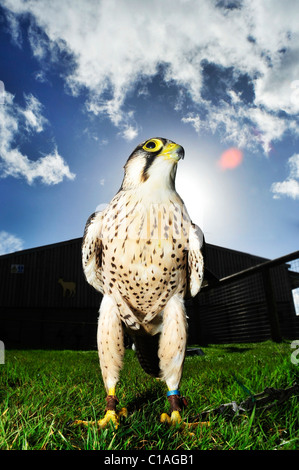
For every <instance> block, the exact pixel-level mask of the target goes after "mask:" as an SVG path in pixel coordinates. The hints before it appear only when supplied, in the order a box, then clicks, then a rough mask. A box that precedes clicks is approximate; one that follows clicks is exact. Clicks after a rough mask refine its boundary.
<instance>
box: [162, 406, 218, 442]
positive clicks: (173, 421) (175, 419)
mask: <svg viewBox="0 0 299 470" xmlns="http://www.w3.org/2000/svg"><path fill="white" fill-rule="evenodd" d="M160 422H161V423H167V424H168V425H169V426H176V425H177V424H179V425H180V427H181V428H182V430H186V429H187V430H188V429H193V428H196V427H197V426H209V425H210V423H209V421H206V422H201V423H185V422H184V421H182V418H181V415H180V413H179V411H173V412H172V413H171V416H169V415H168V414H167V413H162V414H161V417H160ZM189 434H190V435H191V436H192V435H193V436H194V434H193V433H189Z"/></svg>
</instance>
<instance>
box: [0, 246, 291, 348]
mask: <svg viewBox="0 0 299 470" xmlns="http://www.w3.org/2000/svg"><path fill="white" fill-rule="evenodd" d="M81 242H82V239H81V238H77V239H74V240H70V241H66V242H62V243H58V244H54V245H49V246H45V247H40V248H36V249H31V250H24V251H22V252H17V253H13V254H9V255H4V256H1V257H0V278H1V283H0V339H1V340H2V341H4V343H5V345H6V347H7V348H9V347H33V348H63V349H67V348H69V349H93V348H96V324H97V316H98V309H99V305H100V300H101V296H100V295H99V294H98V293H97V292H96V291H95V290H94V289H93V288H92V287H91V286H89V285H88V284H87V282H86V281H85V278H84V275H83V272H82V264H81ZM206 259H207V265H208V267H209V269H210V270H211V271H212V272H213V273H214V274H215V275H216V276H217V277H218V278H222V277H224V276H228V275H230V274H232V273H235V272H238V271H241V270H243V269H245V268H248V267H251V266H255V265H257V264H259V263H261V262H263V261H265V260H264V259H263V258H260V257H256V256H252V255H249V254H246V253H239V252H236V251H233V250H228V249H225V248H221V247H217V246H214V245H209V244H207V247H206ZM59 280H60V281H59ZM272 280H273V285H274V286H275V296H276V301H277V305H278V312H279V317H280V321H281V324H282V328H283V334H284V335H285V336H287V335H288V334H289V331H290V328H291V329H292V328H293V324H294V317H295V313H294V307H293V299H292V295H291V289H290V282H289V277H288V273H287V267H286V266H285V265H284V266H280V267H278V268H275V269H272ZM187 309H188V314H189V317H190V324H191V328H190V342H191V343H198V342H199V341H201V342H209V343H221V342H241V341H243V342H246V341H260V340H265V339H268V338H269V337H270V336H269V335H270V332H269V331H270V330H269V322H268V317H267V308H266V304H265V295H264V291H263V282H262V279H261V275H260V274H256V275H254V276H251V277H249V278H248V279H245V280H242V281H238V282H236V283H233V284H231V285H229V286H224V287H220V288H217V289H213V290H212V291H209V292H206V293H205V292H204V290H203V291H202V293H200V294H199V296H197V298H196V299H195V301H193V302H190V301H189V302H187Z"/></svg>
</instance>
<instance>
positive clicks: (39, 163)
mask: <svg viewBox="0 0 299 470" xmlns="http://www.w3.org/2000/svg"><path fill="white" fill-rule="evenodd" d="M4 97H5V100H4V104H3V105H1V106H0V170H1V177H2V178H5V177H7V176H13V177H15V178H25V179H26V180H27V182H28V183H29V184H32V183H33V182H34V180H36V179H40V180H41V182H42V183H44V184H47V185H52V184H57V183H60V182H61V181H62V180H63V178H64V177H66V178H69V179H74V178H75V175H74V174H73V173H71V172H70V169H69V167H68V165H67V164H66V163H65V161H64V160H63V158H62V157H61V156H60V155H59V154H58V152H57V149H54V150H53V151H52V152H51V153H50V154H48V155H46V156H43V157H41V158H39V159H38V160H36V161H33V160H30V159H29V158H28V157H27V155H24V154H23V153H22V152H21V151H20V149H19V148H18V147H17V146H16V144H15V140H16V139H17V138H19V137H20V136H23V135H24V133H25V134H28V133H33V132H37V133H39V132H42V131H43V129H44V125H45V124H46V123H47V120H46V119H45V118H44V116H43V115H42V114H41V110H42V105H41V103H40V102H39V101H38V99H37V98H36V97H34V96H33V95H31V94H30V95H25V103H26V106H25V108H21V107H20V106H19V105H17V104H16V103H15V102H14V97H13V95H12V94H11V93H9V92H7V91H6V92H5V96H4Z"/></svg>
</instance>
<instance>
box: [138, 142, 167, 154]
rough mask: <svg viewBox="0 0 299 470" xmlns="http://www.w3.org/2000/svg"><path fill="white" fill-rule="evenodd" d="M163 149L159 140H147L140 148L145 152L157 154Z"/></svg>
mask: <svg viewBox="0 0 299 470" xmlns="http://www.w3.org/2000/svg"><path fill="white" fill-rule="evenodd" d="M162 147H163V142H162V141H161V140H159V139H150V140H148V141H147V142H146V143H145V144H144V146H143V147H142V148H143V150H145V151H146V152H158V151H159V150H161V148H162Z"/></svg>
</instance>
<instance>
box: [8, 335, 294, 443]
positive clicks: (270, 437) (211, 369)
mask: <svg viewBox="0 0 299 470" xmlns="http://www.w3.org/2000/svg"><path fill="white" fill-rule="evenodd" d="M202 349H203V351H204V353H205V355H204V356H196V357H187V358H186V361H185V367H184V373H183V378H182V383H181V392H182V393H183V394H184V395H185V396H186V397H188V407H187V408H186V410H185V411H184V419H185V420H190V421H192V419H193V418H194V417H195V416H196V415H197V414H198V413H200V412H202V411H204V410H208V409H212V408H216V407H218V406H219V405H220V404H222V403H228V402H231V401H236V402H237V403H240V402H241V401H243V400H244V399H246V398H247V395H246V392H245V390H244V388H242V386H240V382H241V383H242V384H243V385H244V386H245V387H246V388H248V389H249V390H250V391H251V392H252V393H253V394H256V393H259V392H262V391H263V390H264V389H265V388H266V387H275V388H286V387H288V386H291V385H292V384H294V383H295V382H296V381H297V382H299V365H294V364H292V363H291V360H290V356H291V353H292V350H291V348H290V343H288V342H284V343H282V344H274V343H272V342H265V343H260V344H242V345H214V346H209V347H205V348H202ZM0 374H1V377H0V449H1V450H4V449H18V450H21V449H30V450H32V449H36V450H37V449H41V450H43V449H46V450H54V449H57V450H60V449H61V450H62V449H66V450H71V449H74V450H75V449H81V450H88V449H89V450H91V449H111V450H129V449H130V450H131V449H145V450H178V449H180V450H195V449H205V450H207V449H219V450H228V449H238V450H241V449H256V450H257V449H260V450H266V449H278V450H280V449H299V431H298V429H299V401H298V397H295V396H294V397H292V398H290V399H289V400H288V401H287V402H285V403H283V404H281V405H276V406H275V407H273V408H272V409H271V410H266V411H265V410H264V411H263V410H258V409H256V410H254V411H253V412H252V413H248V414H243V415H239V416H235V417H233V418H232V419H228V418H227V417H225V416H222V415H215V416H212V417H211V419H210V424H209V425H205V426H202V427H200V426H198V427H197V428H196V429H195V430H194V431H193V432H194V435H193V436H192V435H189V434H188V433H184V432H182V431H181V430H180V429H178V428H169V427H168V426H167V425H165V424H160V422H159V416H160V414H161V413H162V412H164V411H167V410H168V402H167V400H166V398H165V393H166V388H165V385H164V384H163V383H162V382H160V381H157V380H155V379H152V378H151V377H149V376H147V375H146V374H145V373H144V372H143V371H142V369H141V368H140V366H139V364H138V362H137V359H136V357H135V353H134V352H133V351H131V350H128V351H126V356H125V364H124V368H123V371H122V374H121V380H120V383H119V386H118V389H117V394H118V398H119V400H120V404H119V405H120V406H126V407H127V408H128V412H129V415H128V417H127V418H126V419H125V420H124V421H123V422H122V423H121V424H120V426H119V428H118V430H117V431H115V430H114V429H113V427H112V426H109V428H107V429H105V430H103V431H98V429H97V427H96V426H95V425H94V424H90V425H89V426H88V427H87V428H85V427H81V426H72V425H70V424H69V422H70V421H72V420H75V419H88V420H89V419H90V420H91V421H92V420H95V419H100V418H102V417H103V415H104V408H105V392H104V388H103V383H102V379H101V376H100V370H99V365H98V358H97V353H96V352H95V351H88V352H82V351H6V355H5V364H4V365H0ZM234 376H235V378H237V381H236V380H235V378H234ZM238 382H239V383H238Z"/></svg>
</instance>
